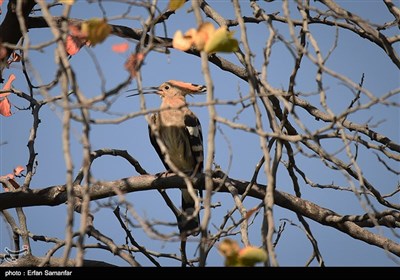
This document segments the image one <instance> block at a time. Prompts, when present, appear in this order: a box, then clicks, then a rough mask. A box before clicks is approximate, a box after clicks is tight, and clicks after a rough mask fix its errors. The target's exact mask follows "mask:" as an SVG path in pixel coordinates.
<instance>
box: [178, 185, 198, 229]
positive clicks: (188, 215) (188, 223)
mask: <svg viewBox="0 0 400 280" xmlns="http://www.w3.org/2000/svg"><path fill="white" fill-rule="evenodd" d="M195 191H196V190H195ZM196 193H197V191H196ZM182 209H183V211H184V213H183V215H182V218H181V220H180V221H179V224H178V226H179V230H180V232H188V231H190V232H191V231H193V230H195V229H196V228H198V227H199V225H200V215H199V214H197V216H195V217H192V216H193V213H194V212H195V202H194V200H193V198H192V196H191V195H190V193H189V191H188V190H185V189H184V190H182ZM190 234H192V235H197V234H198V231H196V232H191V233H190Z"/></svg>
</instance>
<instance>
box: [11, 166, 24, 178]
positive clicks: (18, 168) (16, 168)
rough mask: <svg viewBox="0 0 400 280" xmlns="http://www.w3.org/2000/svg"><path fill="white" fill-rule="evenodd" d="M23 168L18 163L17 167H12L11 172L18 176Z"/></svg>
mask: <svg viewBox="0 0 400 280" xmlns="http://www.w3.org/2000/svg"><path fill="white" fill-rule="evenodd" d="M24 170H25V167H23V166H21V165H18V166H17V167H15V168H14V170H13V172H14V175H15V176H19V175H20V174H21V172H22V171H24Z"/></svg>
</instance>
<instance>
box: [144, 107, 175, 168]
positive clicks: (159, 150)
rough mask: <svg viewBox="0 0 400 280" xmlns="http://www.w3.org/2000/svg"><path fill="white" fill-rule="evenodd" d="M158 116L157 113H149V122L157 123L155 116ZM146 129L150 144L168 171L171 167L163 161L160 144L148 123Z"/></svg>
mask: <svg viewBox="0 0 400 280" xmlns="http://www.w3.org/2000/svg"><path fill="white" fill-rule="evenodd" d="M158 117H159V115H158V114H157V113H156V114H153V115H151V117H150V122H151V123H152V124H153V125H155V124H156V123H157V118H158ZM148 130H149V138H150V142H151V145H153V147H154V149H155V150H156V152H157V155H158V157H159V158H160V159H161V161H162V163H163V164H164V167H165V169H166V170H168V171H169V170H171V169H170V168H169V166H168V164H167V163H166V162H165V160H164V156H163V154H162V152H161V149H160V146H159V145H158V143H157V139H156V136H155V135H154V133H153V131H152V129H151V126H150V124H149V125H148Z"/></svg>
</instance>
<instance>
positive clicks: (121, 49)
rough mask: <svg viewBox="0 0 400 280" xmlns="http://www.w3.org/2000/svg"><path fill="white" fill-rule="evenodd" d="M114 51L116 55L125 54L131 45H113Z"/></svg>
mask: <svg viewBox="0 0 400 280" xmlns="http://www.w3.org/2000/svg"><path fill="white" fill-rule="evenodd" d="M111 48H112V50H113V51H114V52H116V53H123V52H126V51H127V50H128V49H129V44H128V43H126V42H125V43H121V44H114V45H112V47H111Z"/></svg>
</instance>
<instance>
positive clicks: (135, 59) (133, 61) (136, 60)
mask: <svg viewBox="0 0 400 280" xmlns="http://www.w3.org/2000/svg"><path fill="white" fill-rule="evenodd" d="M143 60H144V54H142V53H137V54H134V53H133V54H131V55H130V56H129V57H128V59H127V60H126V62H125V69H126V70H127V71H128V72H129V73H130V75H131V77H132V78H134V77H135V76H136V73H137V70H138V69H139V66H140V64H141V63H142V61H143Z"/></svg>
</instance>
